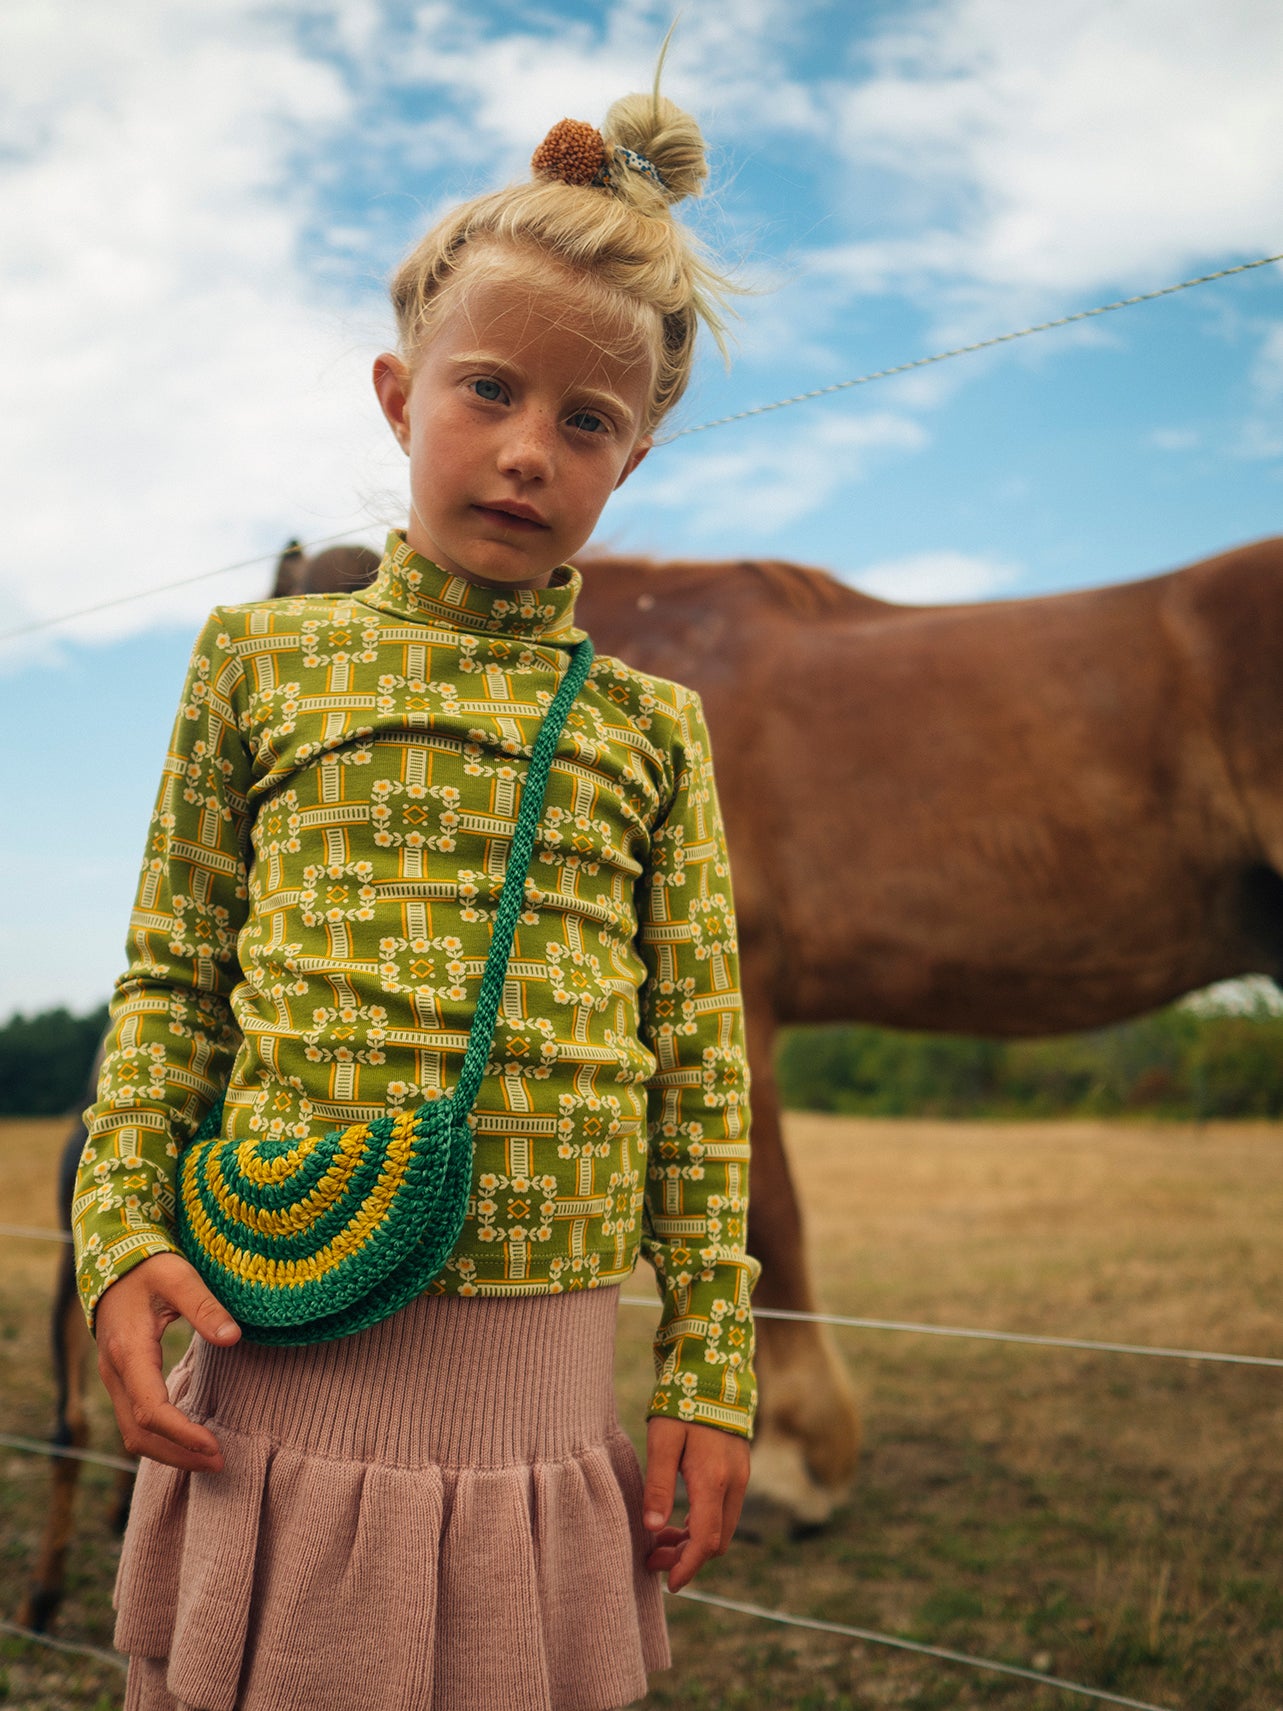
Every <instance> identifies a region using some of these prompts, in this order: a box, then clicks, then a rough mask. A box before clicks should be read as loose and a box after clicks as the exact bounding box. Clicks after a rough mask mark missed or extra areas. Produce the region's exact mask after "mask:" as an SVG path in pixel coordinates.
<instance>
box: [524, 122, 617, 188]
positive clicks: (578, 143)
mask: <svg viewBox="0 0 1283 1711" xmlns="http://www.w3.org/2000/svg"><path fill="white" fill-rule="evenodd" d="M530 170H531V171H532V172H536V173H539V174H541V175H542V176H543V177H545V178H559V179H560V180H561V182H562V183H563V184H609V183H610V173H609V171H608V170H607V167H606V145H605V143H604V142H603V141H602V135H601V132H600V131H599V130H597V128H596V127H595V126H594V125H589V124H587V123H586V122H585V121H584V120H583V119H559V120H558V121H557V123H556V124H555V125H554V126H553V127H552V129H551V130H550V131H549V132H548V135H547V136H546V137H545V138H544V140H543V141H542V142H541V143H540V145H539V147H538V148H537V149H536V150H535V152H534V154H533V155H532V156H531V157H530Z"/></svg>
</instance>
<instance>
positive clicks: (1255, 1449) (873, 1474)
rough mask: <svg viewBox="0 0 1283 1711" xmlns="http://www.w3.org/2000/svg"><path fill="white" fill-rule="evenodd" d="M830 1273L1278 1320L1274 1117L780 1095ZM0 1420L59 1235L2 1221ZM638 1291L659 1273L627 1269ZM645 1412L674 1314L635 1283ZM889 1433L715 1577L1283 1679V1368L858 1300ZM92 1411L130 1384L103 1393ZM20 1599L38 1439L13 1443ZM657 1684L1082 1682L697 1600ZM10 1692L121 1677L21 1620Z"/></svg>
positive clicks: (854, 1362) (1159, 1325)
mask: <svg viewBox="0 0 1283 1711" xmlns="http://www.w3.org/2000/svg"><path fill="white" fill-rule="evenodd" d="M789 1132H790V1141H791V1145H792V1150H793V1156H794V1158H795V1160H796V1162H797V1167H798V1172H799V1176H800V1178H801V1182H802V1185H803V1190H804V1194H805V1198H806V1203H807V1207H808V1212H809V1220H810V1229H811V1235H812V1238H813V1241H814V1245H815V1250H816V1255H817V1264H818V1270H819V1275H820V1281H821V1293H822V1296H823V1300H824V1303H825V1305H826V1307H828V1308H829V1309H830V1310H832V1311H834V1312H844V1313H851V1314H858V1315H860V1316H863V1317H873V1318H889V1319H910V1320H918V1321H927V1322H932V1321H934V1322H937V1323H952V1324H959V1325H978V1326H991V1327H996V1328H1001V1329H1009V1330H1028V1331H1035V1332H1050V1333H1053V1334H1057V1333H1059V1334H1069V1335H1078V1336H1086V1337H1096V1338H1103V1339H1107V1340H1111V1341H1125V1342H1138V1343H1158V1344H1168V1345H1176V1346H1180V1347H1195V1348H1207V1349H1226V1350H1237V1351H1240V1352H1243V1353H1257V1354H1275V1353H1279V1352H1283V1243H1280V1240H1279V1231H1280V1229H1283V1129H1280V1128H1279V1127H1269V1126H1260V1127H1254V1126H1245V1125H1228V1124H1227V1125H1209V1126H1207V1127H1206V1128H1204V1129H1201V1130H1194V1129H1192V1128H1183V1127H1176V1126H1172V1127H1154V1128H1151V1127H1144V1126H1137V1125H1132V1124H1112V1125H1111V1124H1086V1123H1063V1124H1039V1125H1014V1124H1013V1125H1010V1126H1005V1125H998V1124H974V1125H973V1124H945V1123H916V1122H872V1121H854V1120H850V1119H845V1118H827V1117H818V1116H800V1115H799V1116H794V1117H793V1118H792V1119H791V1120H790V1123H789ZM59 1138H60V1127H59V1125H57V1124H48V1123H25V1124H23V1123H9V1124H0V1180H3V1181H4V1183H5V1184H6V1197H5V1209H4V1213H3V1216H4V1217H5V1218H6V1219H8V1220H11V1221H17V1222H23V1223H38V1224H48V1223H49V1222H50V1216H51V1211H50V1208H51V1193H52V1189H51V1182H52V1173H53V1164H54V1159H55V1156H56V1152H57V1146H58V1141H59ZM4 1251H5V1263H4V1266H3V1268H2V1270H0V1395H2V1396H3V1402H2V1403H0V1429H2V1430H6V1431H9V1432H19V1433H24V1434H27V1435H34V1436H39V1435H41V1434H42V1433H43V1432H44V1431H45V1429H46V1426H47V1421H48V1416H49V1408H50V1387H49V1379H48V1373H47V1366H46V1359H45V1353H44V1339H45V1332H44V1308H45V1301H46V1299H47V1295H48V1288H49V1279H50V1277H51V1275H52V1270H53V1265H54V1258H55V1250H54V1249H53V1248H52V1247H45V1246H43V1245H37V1244H34V1243H19V1242H16V1241H6V1242H5V1244H4ZM626 1293H628V1294H633V1295H636V1294H644V1293H648V1283H647V1281H646V1280H645V1279H644V1278H643V1277H641V1276H639V1278H638V1280H637V1282H636V1283H635V1284H634V1285H632V1286H631V1287H630V1289H629V1290H628V1291H627V1292H626ZM622 1314H623V1319H622V1333H621V1339H620V1358H619V1392H620V1399H621V1407H622V1409H623V1410H624V1413H625V1418H626V1419H628V1420H629V1423H630V1424H632V1423H638V1424H639V1422H638V1415H639V1413H640V1408H641V1406H642V1401H643V1396H644V1391H645V1386H646V1377H647V1373H646V1362H647V1338H648V1332H649V1324H650V1315H649V1313H647V1312H646V1311H643V1310H641V1309H637V1308H624V1309H623V1310H622ZM838 1336H839V1338H840V1339H841V1341H842V1346H843V1348H844V1350H845V1352H846V1354H847V1356H848V1359H849V1363H850V1367H851V1370H852V1372H853V1374H854V1376H855V1378H856V1381H857V1384H858V1388H859V1390H860V1393H861V1397H862V1401H863V1406H864V1411H865V1416H866V1424H867V1448H866V1452H865V1456H864V1460H863V1462H862V1464H861V1468H860V1475H859V1480H858V1482H857V1486H856V1489H855V1492H854V1494H853V1498H852V1501H851V1504H850V1506H849V1508H848V1509H847V1510H846V1511H845V1512H844V1513H843V1514H842V1515H841V1516H840V1517H839V1518H838V1519H837V1521H836V1523H835V1524H834V1525H833V1526H832V1527H831V1528H830V1529H829V1530H827V1531H826V1532H824V1533H823V1534H820V1535H817V1536H814V1537H811V1538H804V1539H790V1538H789V1537H787V1536H786V1534H785V1533H784V1532H783V1531H782V1530H781V1529H778V1528H776V1529H770V1528H767V1529H764V1530H763V1533H762V1535H761V1537H759V1538H758V1539H756V1540H753V1541H749V1540H744V1541H738V1542H737V1543H736V1545H735V1546H734V1547H733V1548H732V1550H731V1552H730V1554H729V1555H728V1556H726V1557H725V1558H723V1559H722V1560H721V1561H719V1562H717V1563H715V1564H713V1565H712V1566H711V1567H710V1569H709V1570H708V1571H707V1573H706V1574H705V1576H704V1577H703V1582H702V1584H703V1585H704V1586H705V1587H706V1589H707V1590H709V1591H716V1592H720V1593H722V1594H724V1595H725V1596H728V1597H732V1598H740V1599H743V1600H746V1601H748V1602H751V1603H755V1604H759V1605H764V1606H767V1607H770V1608H774V1609H780V1610H788V1611H793V1612H797V1613H801V1614H807V1615H811V1616H819V1617H822V1618H825V1619H828V1620H832V1621H838V1622H847V1623H853V1624H856V1625H859V1626H862V1627H866V1628H871V1629H876V1630H879V1631H881V1632H886V1633H894V1634H900V1635H907V1636H909V1637H912V1638H916V1639H922V1640H928V1641H931V1642H934V1643H937V1644H941V1645H944V1646H947V1647H951V1648H953V1649H954V1650H958V1651H964V1652H969V1653H974V1654H979V1655H981V1656H986V1657H991V1658H999V1659H1003V1660H1005V1661H1007V1662H1010V1663H1017V1664H1024V1665H1027V1666H1030V1667H1034V1668H1037V1669H1040V1670H1042V1671H1045V1672H1047V1673H1052V1674H1056V1675H1060V1676H1064V1677H1068V1678H1070V1679H1072V1680H1076V1681H1079V1682H1085V1683H1089V1684H1092V1685H1095V1686H1097V1687H1101V1688H1105V1689H1109V1690H1112V1691H1114V1692H1116V1693H1120V1694H1124V1695H1128V1696H1131V1697H1132V1698H1134V1699H1139V1700H1144V1701H1147V1702H1149V1703H1152V1704H1155V1705H1160V1706H1164V1707H1174V1708H1175V1707H1180V1708H1183V1711H1278V1707H1280V1706H1283V1580H1281V1577H1280V1572H1279V1562H1280V1548H1281V1547H1283V1477H1281V1475H1283V1371H1279V1372H1276V1371H1271V1370H1269V1369H1257V1370H1252V1369H1248V1368H1234V1367H1218V1366H1211V1365H1196V1364H1194V1363H1191V1362H1182V1361H1160V1360H1151V1359H1145V1358H1142V1357H1126V1356H1117V1355H1114V1356H1108V1355H1093V1354H1083V1353H1064V1352H1058V1351H1052V1350H1046V1349H1036V1348H1021V1347H1010V1346H998V1345H994V1344H985V1343H979V1342H952V1341H944V1340H941V1339H938V1338H927V1337H920V1336H908V1335H897V1334H890V1333H874V1332H856V1331H842V1332H839V1333H838ZM97 1419H98V1422H99V1425H98V1435H97V1441H98V1442H99V1443H101V1444H104V1445H105V1444H107V1443H108V1442H109V1434H108V1431H107V1411H106V1409H105V1407H104V1406H101V1405H100V1406H99V1407H98V1408H97ZM0 1466H2V1467H3V1470H4V1481H3V1490H2V1492H0V1496H2V1499H3V1504H4V1514H5V1529H4V1543H3V1557H2V1559H0V1560H2V1561H3V1565H4V1588H5V1593H4V1601H3V1604H4V1608H3V1613H4V1614H5V1615H11V1614H12V1609H13V1607H14V1604H15V1603H16V1598H17V1592H18V1589H19V1587H20V1584H21V1580H22V1576H23V1574H24V1571H25V1566H26V1563H27V1561H28V1560H29V1556H30V1552H31V1549H32V1546H33V1543H34V1540H35V1537H36V1532H37V1528H38V1525H39V1522H40V1519H41V1513H42V1507H43V1502H44V1494H45V1491H46V1489H47V1477H48V1476H47V1472H46V1465H45V1464H44V1463H43V1462H42V1461H41V1460H39V1459H38V1458H36V1457H32V1456H22V1455H18V1454H16V1453H13V1452H9V1451H0ZM111 1477H112V1476H111V1475H110V1474H109V1473H108V1472H106V1471H105V1470H97V1469H93V1470H87V1473H86V1478H85V1482H84V1488H83V1494H82V1500H81V1523H80V1532H79V1543H78V1547H77V1551H76V1556H75V1561H74V1564H73V1571H72V1576H71V1585H70V1592H69V1596H68V1601H67V1604H66V1607H65V1609H64V1612H63V1615H62V1617H61V1619H60V1622H59V1628H58V1631H59V1632H60V1633H61V1634H62V1635H63V1636H64V1637H66V1638H83V1639H85V1640H87V1641H89V1642H91V1643H94V1644H98V1645H106V1644H108V1643H109V1640H110V1612H109V1595H110V1580H111V1571H112V1562H113V1558H114V1552H115V1542H114V1541H113V1539H112V1538H111V1536H110V1534H109V1532H108V1530H107V1528H106V1525H105V1519H104V1517H105V1514H106V1509H107V1505H108V1499H109V1490H110V1480H111ZM670 1618H671V1623H672V1628H673V1636H674V1650H675V1653H676V1656H677V1660H678V1667H677V1669H675V1670H674V1671H673V1672H672V1674H671V1675H670V1676H668V1677H661V1678H657V1681H656V1685H655V1687H654V1688H653V1690H652V1692H651V1693H650V1695H649V1696H648V1697H647V1699H646V1700H645V1701H644V1702H643V1705H644V1707H646V1708H647V1711H658V1708H660V1707H674V1708H676V1707H680V1708H681V1711H714V1708H718V1711H731V1708H736V1711H741V1708H742V1711H749V1708H750V1707H752V1708H754V1711H756V1708H759V1707H764V1706H772V1707H774V1706H779V1707H796V1708H798V1711H820V1708H821V1707H825V1708H833V1711H839V1708H842V1711H875V1708H878V1711H881V1708H884V1707H904V1708H906V1711H909V1708H912V1711H932V1708H936V1707H941V1708H943V1707H957V1708H960V1711H966V1708H971V1707H982V1706H984V1707H987V1706H1002V1707H1009V1708H1011V1711H1024V1708H1026V1707H1027V1708H1030V1711H1053V1708H1054V1711H1068V1708H1069V1707H1071V1706H1086V1705H1089V1704H1090V1703H1091V1702H1090V1701H1088V1700H1084V1699H1081V1698H1079V1697H1077V1696H1070V1695H1067V1694H1063V1693H1059V1692H1055V1691H1052V1690H1049V1689H1043V1688H1039V1687H1036V1686H1033V1685H1031V1684H1029V1683H1022V1682H1020V1681H1017V1680H1013V1679H1011V1678H1004V1677H1001V1676H996V1675H988V1674H982V1673H980V1672H978V1671H973V1670H969V1669H964V1668H962V1667H959V1666H952V1665H944V1664H938V1663H934V1662H931V1661H929V1660H925V1659H920V1658H915V1657H911V1656H908V1655H906V1654H902V1653H897V1652H893V1651H889V1650H886V1649H882V1648H875V1647H871V1646H865V1645H861V1644H855V1643H852V1642H850V1641H847V1640H844V1639H839V1638H831V1637H828V1636H824V1635H819V1634H814V1633H807V1632H801V1631H797V1630H788V1629H784V1628H778V1627H769V1626H767V1625H766V1624H764V1623H761V1622H756V1621H754V1620H752V1619H751V1618H748V1617H741V1616H736V1615H727V1614H723V1613H720V1612H717V1611H713V1610H710V1609H708V1608H706V1607H700V1606H696V1605H693V1604H688V1603H683V1602H681V1601H677V1602H675V1603H674V1604H672V1605H670ZM3 1653H4V1655H3V1659H2V1660H0V1668H2V1673H0V1703H3V1704H4V1705H6V1706H9V1707H22V1708H23V1711H55V1708H57V1711H79V1708H81V1707H84V1708H86V1711H110V1708H114V1707H116V1706H118V1704H119V1702H120V1685H121V1683H120V1677H119V1675H117V1674H115V1673H113V1672H112V1671H111V1669H110V1668H108V1667H106V1666H97V1665H93V1664H80V1663H77V1662H75V1661H73V1660H71V1659H69V1658H66V1657H63V1656H60V1655H58V1654H54V1653H45V1652H38V1651H37V1650H36V1648H34V1647H32V1646H29V1645H26V1644H25V1643H23V1642H19V1641H10V1642H7V1643H6V1645H5V1646H4V1648H3Z"/></svg>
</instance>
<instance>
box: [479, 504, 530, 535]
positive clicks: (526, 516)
mask: <svg viewBox="0 0 1283 1711" xmlns="http://www.w3.org/2000/svg"><path fill="white" fill-rule="evenodd" d="M473 510H474V511H480V512H481V513H482V515H483V516H485V517H489V518H491V519H493V521H495V522H496V523H502V524H503V525H504V527H505V528H512V529H516V530H517V531H518V532H525V531H526V530H535V529H546V528H547V527H548V524H547V523H545V522H544V520H543V518H542V517H541V516H540V515H539V513H538V511H536V510H535V508H534V506H533V505H523V504H522V503H521V501H520V500H519V499H500V500H498V501H496V503H495V504H493V505H474V506H473Z"/></svg>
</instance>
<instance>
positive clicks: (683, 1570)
mask: <svg viewBox="0 0 1283 1711" xmlns="http://www.w3.org/2000/svg"><path fill="white" fill-rule="evenodd" d="M682 1476H683V1478H684V1479H685V1481H686V1494H687V1496H688V1497H689V1498H690V1513H689V1515H688V1516H687V1517H686V1526H687V1530H688V1532H689V1533H690V1538H689V1539H688V1540H687V1541H686V1543H685V1545H683V1546H682V1549H681V1554H680V1557H679V1559H678V1561H677V1562H676V1563H675V1564H674V1565H673V1568H672V1569H671V1571H670V1573H669V1576H668V1590H669V1591H670V1592H680V1591H681V1589H682V1587H683V1586H685V1585H687V1583H688V1582H690V1581H692V1580H694V1578H695V1576H696V1575H697V1574H698V1573H699V1571H700V1569H702V1568H703V1566H704V1564H705V1563H706V1562H707V1561H708V1559H709V1557H712V1556H720V1555H721V1554H722V1551H723V1550H724V1549H725V1548H726V1544H729V1542H730V1538H729V1534H728V1535H727V1538H726V1540H725V1542H723V1537H722V1534H723V1515H724V1511H725V1508H726V1490H727V1485H728V1475H727V1472H726V1470H725V1469H724V1468H723V1467H722V1466H721V1465H720V1464H719V1463H718V1462H717V1461H713V1462H712V1463H711V1464H709V1463H707V1462H705V1461H702V1460H701V1459H700V1458H699V1457H697V1456H694V1455H691V1454H690V1453H689V1452H688V1454H687V1456H686V1460H685V1462H684V1464H683V1468H682Z"/></svg>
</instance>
